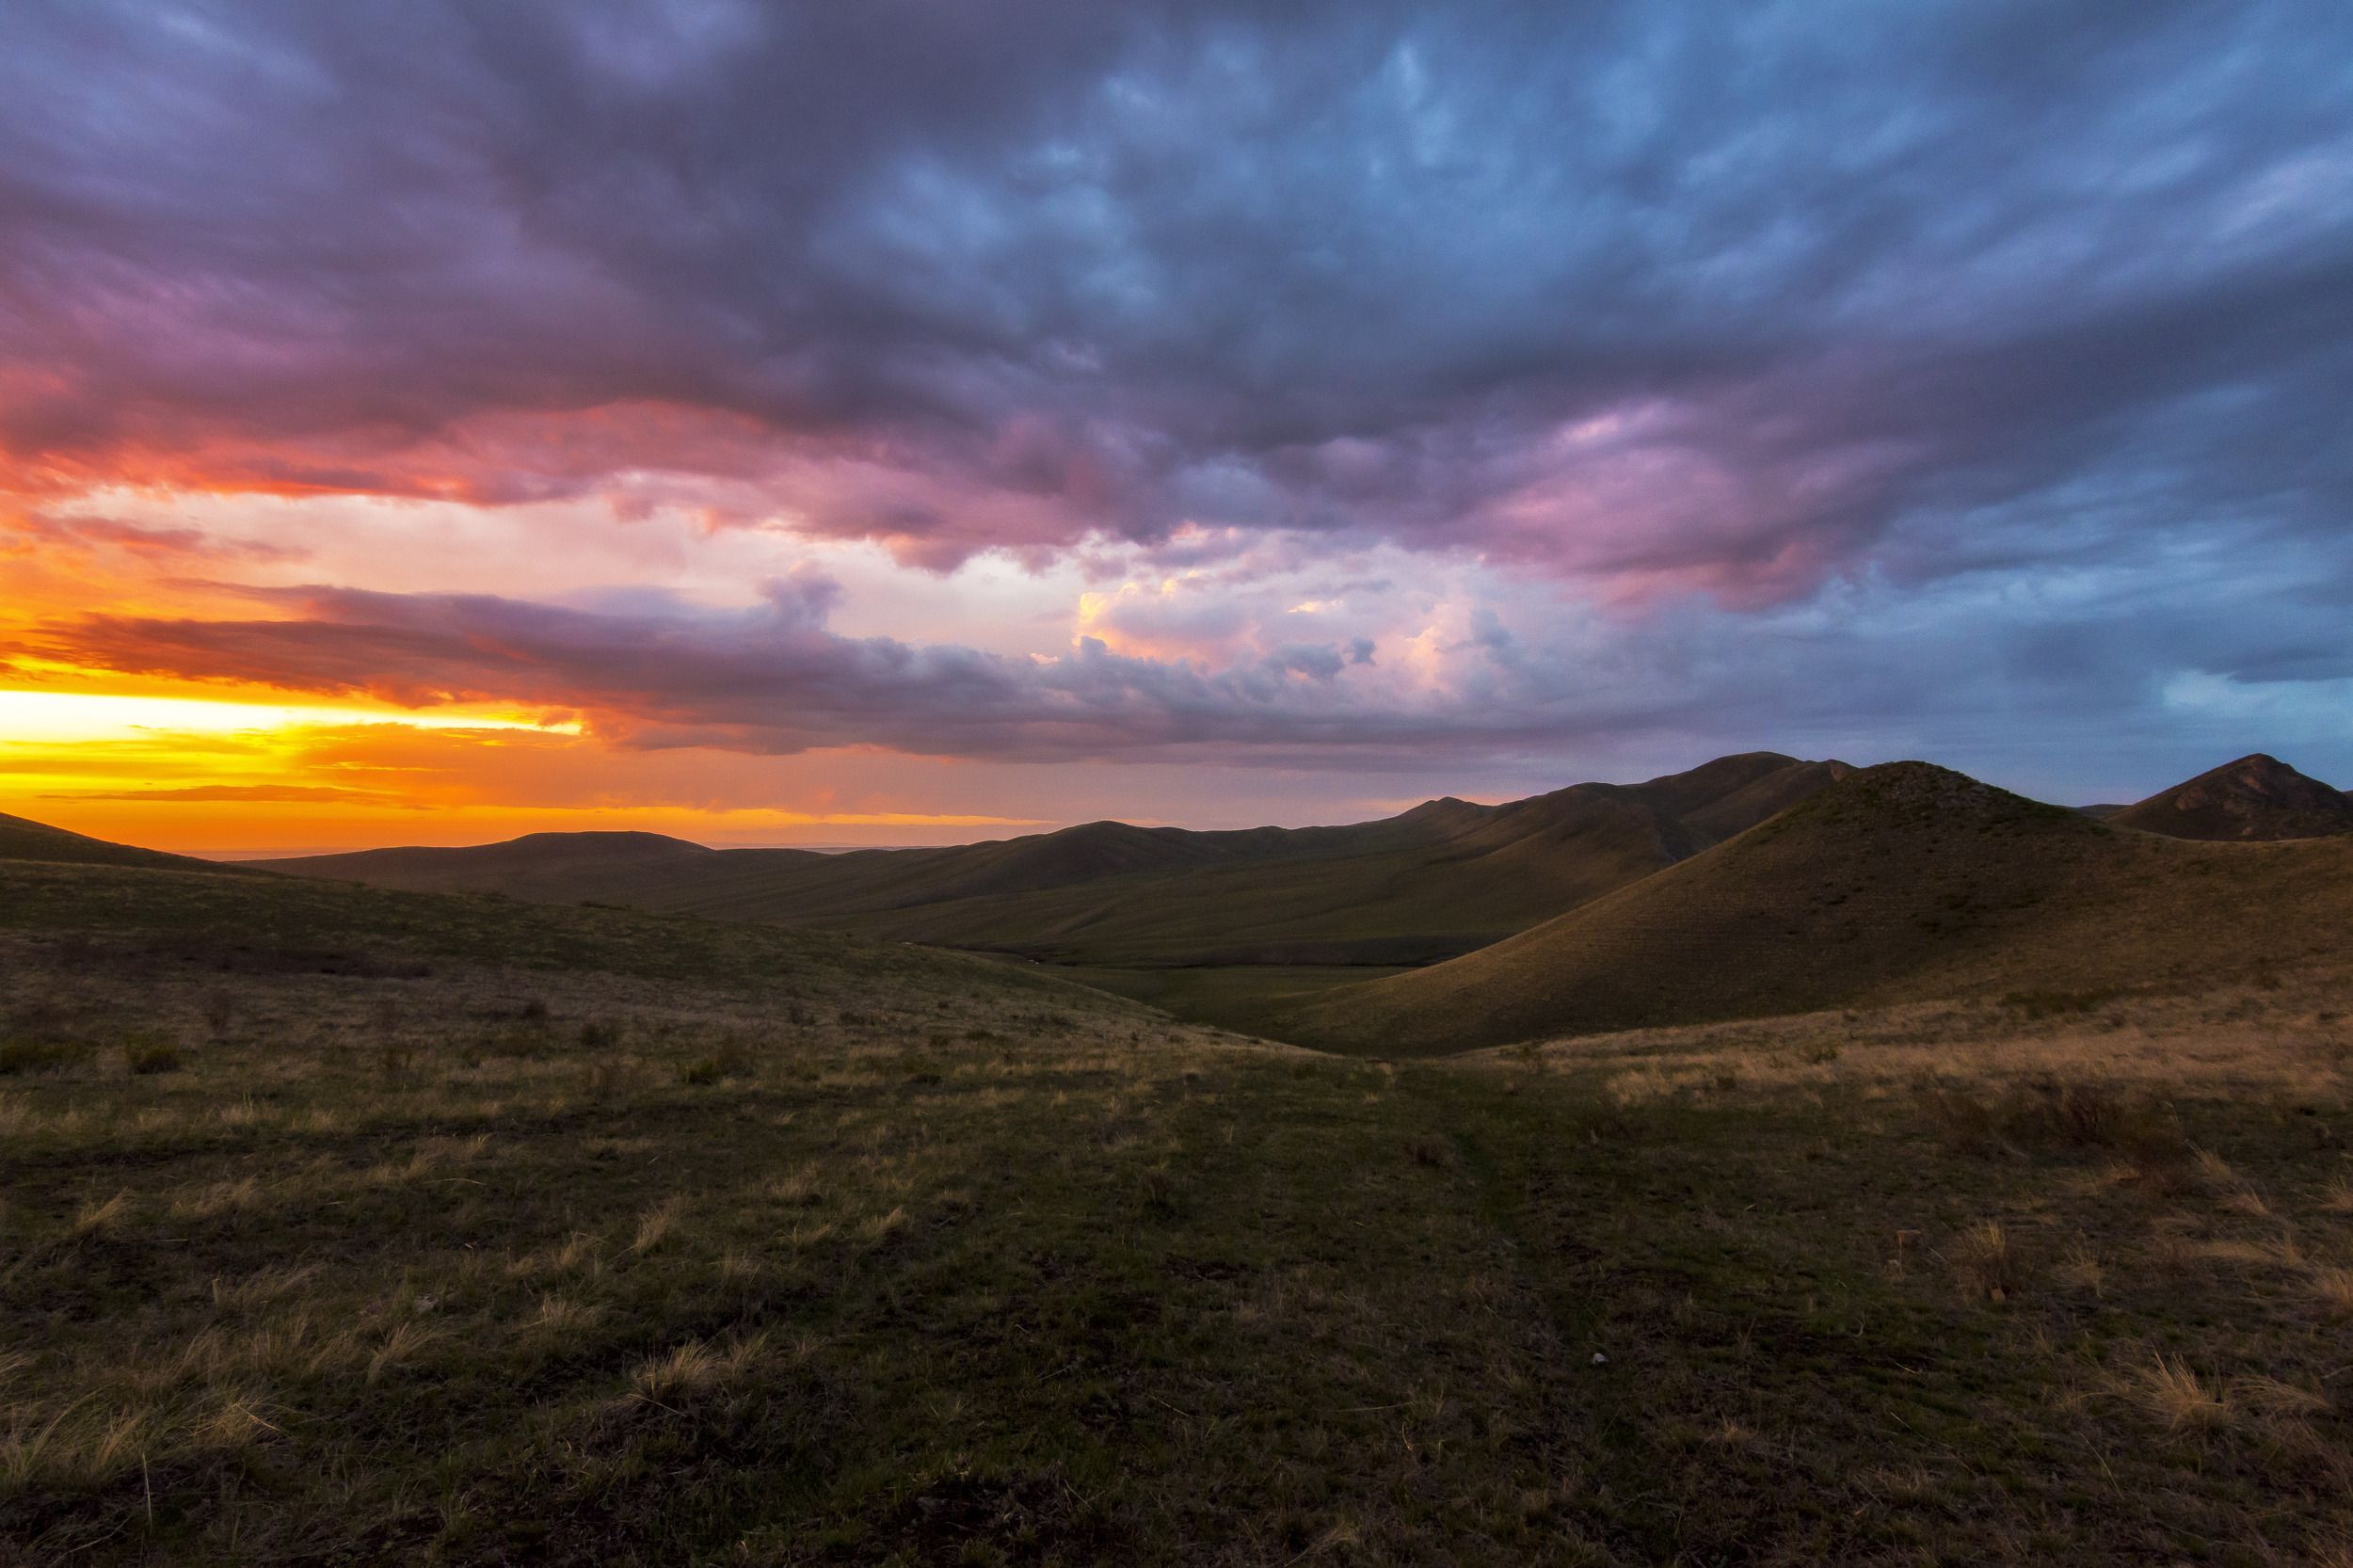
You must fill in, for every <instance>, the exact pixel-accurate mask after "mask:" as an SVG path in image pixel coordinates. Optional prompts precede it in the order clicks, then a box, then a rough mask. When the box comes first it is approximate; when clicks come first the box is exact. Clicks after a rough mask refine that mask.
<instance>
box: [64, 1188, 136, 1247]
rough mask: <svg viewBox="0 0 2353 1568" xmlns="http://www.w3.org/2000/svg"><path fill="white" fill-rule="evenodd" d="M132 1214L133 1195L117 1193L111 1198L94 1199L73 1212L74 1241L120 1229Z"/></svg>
mask: <svg viewBox="0 0 2353 1568" xmlns="http://www.w3.org/2000/svg"><path fill="white" fill-rule="evenodd" d="M130 1213H131V1194H130V1193H129V1192H117V1193H116V1194H115V1195H114V1196H113V1197H111V1198H105V1199H98V1198H92V1199H91V1200H90V1201H89V1202H88V1203H85V1204H84V1205H82V1207H81V1208H77V1209H75V1210H74V1212H73V1239H74V1240H77V1241H81V1240H88V1239H90V1238H92V1237H98V1236H104V1235H106V1234H107V1233H108V1232H110V1231H113V1230H115V1229H118V1228H119V1227H120V1225H121V1224H122V1222H123V1221H124V1220H125V1219H127V1218H129V1216H130Z"/></svg>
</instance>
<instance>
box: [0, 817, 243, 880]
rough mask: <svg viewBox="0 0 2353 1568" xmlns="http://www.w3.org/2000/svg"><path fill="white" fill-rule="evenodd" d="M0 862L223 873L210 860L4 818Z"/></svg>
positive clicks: (1, 826)
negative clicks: (33, 861) (45, 862)
mask: <svg viewBox="0 0 2353 1568" xmlns="http://www.w3.org/2000/svg"><path fill="white" fill-rule="evenodd" d="M0 860H42V861H48V862H51V863H53V864H56V865H70V866H145V867H148V868H150V869H152V870H156V871H199V872H210V871H219V870H222V869H223V868H222V867H220V866H219V865H217V864H216V863H215V862H213V861H210V860H199V859H196V858H195V857H194V856H185V855H167V854H165V853H164V852H163V851H162V850H156V849H135V848H133V847H132V846H131V845H129V844H117V843H110V842H108V841H107V840H104V839H89V838H85V837H84V836H82V835H81V834H79V833H69V832H67V831H66V830H65V829H64V828H62V827H52V826H50V825H49V824H47V823H38V822H32V821H29V820H27V819H25V818H24V817H11V816H6V815H0Z"/></svg>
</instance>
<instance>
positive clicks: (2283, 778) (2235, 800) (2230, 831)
mask: <svg viewBox="0 0 2353 1568" xmlns="http://www.w3.org/2000/svg"><path fill="white" fill-rule="evenodd" d="M2106 820H2107V821H2109V822H2111V823H2114V824H2116V825H2118V826H2119V827H2137V828H2138V829H2140V830H2141V831H2142V832H2144V833H2162V834H2164V835H2166V836H2167V837H2168V838H2172V839H2208V840H2230V839H2236V840H2260V839H2318V838H2324V837H2326V836H2328V835H2329V834H2332V833H2353V796H2348V795H2345V794H2343V793H2341V792H2338V791H2336V790H2332V789H2330V788H2329V786H2328V785H2326V784H2323V783H2322V782H2320V780H2318V779H2316V778H2309V777H2307V776H2304V775H2303V774H2300V773H2298V772H2297V771H2296V770H2295V769H2294V768H2292V767H2289V766H2288V765H2287V764H2286V763H2285V762H2282V761H2281V760H2279V759H2278V758H2276V757H2266V756H2265V755H2264V754H2263V753H2261V752H2257V753H2255V754H2254V755H2253V756H2251V757H2242V758H2240V759H2239V760H2237V761H2235V762H2225V763H2224V764H2223V765H2222V766H2220V767H2218V768H2216V769H2214V770H2212V771H2211V772H2208V773H2201V774H2200V775H2199V776H2197V777H2195V778H2192V779H2189V780H2187V781H2186V782H2185V783H2181V784H2176V785H2174V786H2173V788H2171V789H2169V790H2163V791H2160V792H2157V793H2155V794H2153V795H2151V796H2150V797H2149V798H2148V799H2147V800H2144V801H2140V802H2137V804H2135V805H2132V806H2127V807H2124V808H2122V809H2121V810H2118V811H2115V812H2113V813H2110V814H2109V815H2108V817H2107V819H2106Z"/></svg>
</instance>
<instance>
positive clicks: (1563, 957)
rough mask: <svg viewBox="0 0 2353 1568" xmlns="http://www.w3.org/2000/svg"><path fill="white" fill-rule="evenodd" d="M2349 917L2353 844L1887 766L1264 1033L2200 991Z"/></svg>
mask: <svg viewBox="0 0 2353 1568" xmlns="http://www.w3.org/2000/svg"><path fill="white" fill-rule="evenodd" d="M2348 915H2353V838H2339V839H2324V840H2301V841H2291V842H2279V843H2229V844H2217V843H2201V842H2191V841H2185V840H2173V839H2166V838H2160V837H2157V836H2155V835H2153V834H2147V833H2139V832H2133V831H2128V830H2124V829H2120V828H2117V827H2115V826H2111V825H2109V824H2105V823H2101V822H2098V821H2095V820H2093V819H2091V818H2089V817H2086V816H2084V815H2082V814H2080V813H2077V812H2074V811H2070V810H2066V809H2064V808H2058V807H2053V806H2044V805H2041V804H2039V803H2037V802H2033V801H2029V800H2025V799H2024V798H2022V797H2020V796H2017V795H2013V794H2009V793H2007V792H2004V791H2001V790H1997V789H1994V788H1993V787H1992V786H1990V785H1986V784H1982V783H1979V782H1978V781H1977V780H1975V779H1972V778H1969V777H1967V776H1963V775H1961V774H1957V773H1953V772H1950V771H1948V770H1946V769H1943V768H1938V767H1933V766H1930V765H1929V764H1927V763H1922V762H1898V763H1890V764H1887V765H1884V766H1881V767H1876V768H1870V769H1866V770H1864V771H1863V772H1860V773H1857V774H1855V775H1853V776H1850V777H1848V778H1846V779H1844V780H1842V781H1840V782H1839V783H1837V784H1836V785H1834V786H1833V787H1832V788H1830V789H1827V790H1824V791H1821V792H1818V793H1817V794H1815V795H1814V796H1812V797H1811V798H1810V799H1807V800H1805V801H1803V802H1801V804H1799V805H1798V806H1796V807H1794V808H1791V809H1790V810H1788V811H1787V812H1785V813H1784V814H1782V815H1781V816H1779V817H1777V818H1775V819H1773V820H1772V821H1770V822H1769V823H1767V824H1763V825H1762V826H1759V827H1756V828H1753V829H1752V830H1750V831H1749V832H1747V833H1744V834H1742V835H1740V836H1739V837H1737V838H1734V839H1731V840H1727V841H1725V842H1723V843H1721V844H1719V845H1717V846H1715V847H1714V848H1712V849H1709V850H1707V851H1705V853H1703V854H1700V855H1697V856H1693V857H1691V858H1689V859H1688V860H1684V861H1682V862H1681V863H1679V864H1677V865H1674V866H1673V867H1671V868H1669V869H1667V870H1665V871H1662V872H1658V873H1657V874H1656V875H1654V876H1650V877H1647V878H1644V879H1643V880H1641V882H1638V883H1634V884H1632V885H1630V886H1627V887H1625V888H1620V889H1619V890H1618V891H1616V892H1615V893H1612V894H1610V895H1609V896H1607V897H1604V898H1600V899H1596V900H1594V901H1593V902H1591V903H1589V904H1583V905H1581V906H1579V907H1578V908H1577V909H1575V910H1573V911H1571V912H1570V913H1568V914H1566V915H1563V916H1561V917H1560V918H1559V919H1556V920H1550V921H1547V922H1545V923H1544V924H1542V925H1539V926H1536V927H1534V928H1533V929H1531V930H1529V931H1527V932H1524V933H1522V934H1521V935H1519V936H1515V937H1513V938H1512V939H1510V940H1508V941H1505V942H1501V943H1498V944H1497V945H1496V946H1494V947H1491V948H1488V949H1485V950H1483V951H1481V952H1476V953H1472V954H1470V955H1468V956H1466V957H1463V958H1458V959H1455V960H1453V961H1451V962H1449V963H1444V964H1439V965H1436V966H1433V967H1432V968H1425V969H1421V970H1418V971H1417V972H1415V973H1412V974H1405V975H1398V976H1394V977H1391V978H1388V979H1385V980H1380V981H1375V982H1370V983H1367V984H1356V985H1347V986H1341V987H1338V988H1337V989H1334V990H1331V991H1328V992H1326V993H1324V994H1323V995H1322V996H1321V997H1320V998H1318V999H1316V1000H1311V1001H1307V1002H1305V1003H1303V1004H1301V1005H1299V1006H1297V1007H1296V1008H1295V1009H1293V1010H1292V1011H1291V1012H1290V1013H1289V1015H1288V1016H1284V1017H1282V1018H1281V1019H1279V1021H1278V1027H1280V1028H1282V1029H1283V1031H1284V1033H1285V1037H1287V1038H1292V1039H1297V1040H1301V1041H1305V1042H1308V1043H1315V1044H1322V1045H1328V1046H1337V1047H1343V1048H1356V1049H1373V1050H1380V1051H1383V1052H1397V1053H1419V1052H1437V1051H1446V1050H1452V1049H1460V1048H1470V1047H1477V1046H1488V1045H1497V1044H1502V1043H1507V1042H1510V1041H1514V1040H1523V1039H1530V1038H1535V1037H1540V1036H1548V1035H1565V1034H1577V1033H1590V1032H1600V1031H1606V1030H1614V1029H1624V1028H1634V1027H1643V1026H1651V1025H1661V1024H1679V1023H1699V1022H1708V1021H1714V1020H1720V1019H1727V1018H1735V1017H1743V1016H1761V1015H1769V1014H1785V1013H1798V1012H1807V1011H1812V1010H1816V1009H1820V1008H1830V1007H1851V1006H1866V1005H1878V1004H1887V1003H1895V1002H1901V1001H1909V1000H1932V999H1943V998H1950V997H1959V996H1986V995H1995V996H1998V995H2001V994H2004V993H2010V992H2025V991H2069V992H2084V991H2097V990H2108V989H2118V988H2142V987H2146V988H2167V987H2180V986H2185V985H2189V984H2218V983H2224V982H2228V981H2232V980H2246V979H2248V978H2249V977H2251V976H2259V975H2263V974H2265V973H2269V972H2274V971H2277V970H2281V969H2286V968H2292V967H2300V966H2306V965H2310V964H2313V963H2315V962H2339V961H2343V960H2345V959H2346V958H2347V957H2348V955H2349V954H2353V937H2348V926H2347V917H2348Z"/></svg>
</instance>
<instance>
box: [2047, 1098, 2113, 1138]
mask: <svg viewBox="0 0 2353 1568" xmlns="http://www.w3.org/2000/svg"><path fill="white" fill-rule="evenodd" d="M2052 1110H2053V1112H2054V1115H2055V1118H2056V1120H2057V1124H2058V1131H2059V1136H2060V1138H2061V1139H2063V1140H2064V1141H2066V1142H2067V1143H2070V1144H2077V1145H2079V1146H2083V1147H2092V1148H2105V1147H2107V1146H2108V1145H2110V1144H2114V1143H2115V1142H2116V1140H2117V1138H2118V1136H2119V1135H2120V1134H2121V1132H2122V1130H2123V1127H2124V1108H2123V1106H2122V1105H2121V1102H2119V1101H2118V1099H2117V1097H2116V1093H2115V1091H2114V1090H2112V1089H2109V1088H2108V1087H2107V1086H2106V1085H2105V1084H2099V1083H2067V1084H2062V1085H2060V1086H2059V1088H2058V1091H2057V1094H2056V1095H2055V1096H2053V1102H2052Z"/></svg>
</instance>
